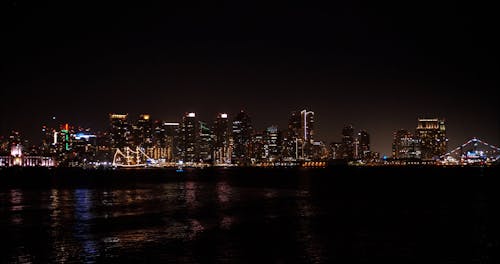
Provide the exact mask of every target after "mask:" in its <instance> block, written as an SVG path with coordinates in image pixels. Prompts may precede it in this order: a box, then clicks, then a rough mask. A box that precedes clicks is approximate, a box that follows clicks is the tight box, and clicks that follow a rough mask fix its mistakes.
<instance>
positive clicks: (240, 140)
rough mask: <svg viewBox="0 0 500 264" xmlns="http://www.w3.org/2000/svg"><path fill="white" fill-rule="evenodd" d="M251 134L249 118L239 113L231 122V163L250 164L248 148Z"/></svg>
mask: <svg viewBox="0 0 500 264" xmlns="http://www.w3.org/2000/svg"><path fill="white" fill-rule="evenodd" d="M252 134H253V127H252V121H251V119H250V116H248V114H246V113H245V112H243V111H240V112H239V113H238V114H237V115H236V117H235V118H234V120H233V153H232V154H233V156H232V162H233V163H236V164H248V163H249V162H250V153H249V150H250V149H249V147H250V143H251V140H252Z"/></svg>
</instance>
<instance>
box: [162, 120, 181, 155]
mask: <svg viewBox="0 0 500 264" xmlns="http://www.w3.org/2000/svg"><path fill="white" fill-rule="evenodd" d="M163 129H164V130H165V132H164V133H165V134H164V135H165V147H166V148H167V153H166V157H165V160H166V161H167V162H177V161H178V160H179V159H180V158H181V153H182V151H181V143H182V137H181V135H180V124H179V123H176V122H164V123H163Z"/></svg>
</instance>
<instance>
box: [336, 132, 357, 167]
mask: <svg viewBox="0 0 500 264" xmlns="http://www.w3.org/2000/svg"><path fill="white" fill-rule="evenodd" d="M354 152H355V138H354V127H353V126H352V125H347V126H345V127H344V128H343V129H342V146H341V150H340V153H341V158H343V159H348V160H352V159H354V154H355V153H354Z"/></svg>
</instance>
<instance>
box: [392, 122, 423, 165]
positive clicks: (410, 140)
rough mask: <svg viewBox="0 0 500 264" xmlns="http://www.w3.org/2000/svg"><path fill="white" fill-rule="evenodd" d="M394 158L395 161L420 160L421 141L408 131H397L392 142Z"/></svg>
mask: <svg viewBox="0 0 500 264" xmlns="http://www.w3.org/2000/svg"><path fill="white" fill-rule="evenodd" d="M392 157H393V158H395V159H409V158H420V157H421V152H420V140H419V139H418V138H416V137H415V136H414V135H413V134H412V133H411V132H410V131H408V130H405V129H400V130H397V131H395V132H394V134H393V142H392Z"/></svg>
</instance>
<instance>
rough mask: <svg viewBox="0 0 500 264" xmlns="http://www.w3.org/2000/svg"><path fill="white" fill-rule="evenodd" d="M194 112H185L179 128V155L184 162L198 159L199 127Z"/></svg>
mask: <svg viewBox="0 0 500 264" xmlns="http://www.w3.org/2000/svg"><path fill="white" fill-rule="evenodd" d="M198 126H199V124H198V120H197V118H196V113H186V114H185V115H184V117H183V118H182V124H181V128H180V130H181V131H180V136H181V148H180V150H181V157H182V160H183V161H184V162H198V161H199V155H198V154H199V144H198V143H199V135H200V133H199V129H198Z"/></svg>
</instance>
